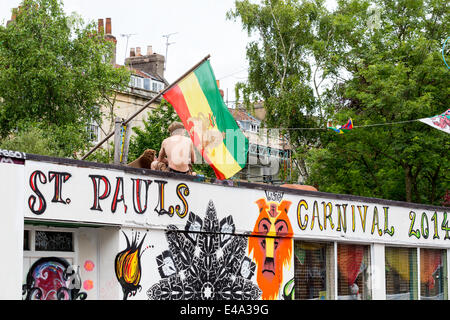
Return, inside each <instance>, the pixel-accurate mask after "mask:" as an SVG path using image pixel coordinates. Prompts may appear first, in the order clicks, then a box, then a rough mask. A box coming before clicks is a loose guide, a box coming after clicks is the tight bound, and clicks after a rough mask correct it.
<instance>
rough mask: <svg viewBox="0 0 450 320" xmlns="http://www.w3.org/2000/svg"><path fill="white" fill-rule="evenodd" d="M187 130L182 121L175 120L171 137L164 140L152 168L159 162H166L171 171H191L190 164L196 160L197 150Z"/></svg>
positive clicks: (171, 129)
mask: <svg viewBox="0 0 450 320" xmlns="http://www.w3.org/2000/svg"><path fill="white" fill-rule="evenodd" d="M185 132H186V131H185V129H184V126H183V124H182V123H181V122H174V123H172V124H171V125H170V126H169V133H170V137H169V138H166V139H164V141H163V142H162V144H161V150H160V151H159V156H158V158H157V159H156V160H155V161H153V163H152V169H153V168H156V167H157V164H158V162H166V163H167V164H168V169H169V171H170V172H176V173H185V174H189V173H190V167H189V165H191V164H192V163H194V162H195V152H194V145H193V143H192V141H191V139H190V138H188V137H186V136H184V133H185ZM166 158H167V159H166Z"/></svg>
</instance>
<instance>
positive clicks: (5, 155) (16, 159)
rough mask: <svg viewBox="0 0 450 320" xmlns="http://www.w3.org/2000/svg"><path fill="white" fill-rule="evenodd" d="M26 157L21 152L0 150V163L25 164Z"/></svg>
mask: <svg viewBox="0 0 450 320" xmlns="http://www.w3.org/2000/svg"><path fill="white" fill-rule="evenodd" d="M25 159H26V155H25V153H23V152H19V151H11V150H5V149H0V163H11V164H22V165H23V164H25Z"/></svg>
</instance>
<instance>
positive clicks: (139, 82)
mask: <svg viewBox="0 0 450 320" xmlns="http://www.w3.org/2000/svg"><path fill="white" fill-rule="evenodd" d="M143 80H144V79H142V78H139V77H136V78H135V81H136V83H135V84H136V85H135V87H136V88H144V84H143Z"/></svg>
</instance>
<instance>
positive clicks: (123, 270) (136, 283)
mask: <svg viewBox="0 0 450 320" xmlns="http://www.w3.org/2000/svg"><path fill="white" fill-rule="evenodd" d="M123 234H124V236H125V239H126V241H127V247H126V248H125V250H123V251H121V252H120V253H118V254H117V256H116V258H115V260H114V268H115V272H116V277H117V280H118V281H119V283H120V285H121V286H122V291H123V300H127V299H128V297H131V296H134V295H136V292H137V291H138V290H139V291H140V290H141V285H140V281H141V272H142V271H141V270H142V269H141V256H142V253H144V251H145V250H144V251H142V252H141V249H142V244H143V242H144V239H145V237H146V236H147V234H145V235H144V237H143V238H142V240H141V241H140V242H139V244H138V235H139V234H138V233H135V235H134V237H133V239H132V241H131V243H130V240H129V239H128V237H127V235H126V234H125V232H123Z"/></svg>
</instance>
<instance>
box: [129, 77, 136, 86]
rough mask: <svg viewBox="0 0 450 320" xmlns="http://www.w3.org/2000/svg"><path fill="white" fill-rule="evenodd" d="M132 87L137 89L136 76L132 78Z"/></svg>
mask: <svg viewBox="0 0 450 320" xmlns="http://www.w3.org/2000/svg"><path fill="white" fill-rule="evenodd" d="M130 87H136V77H135V76H131V77H130Z"/></svg>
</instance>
